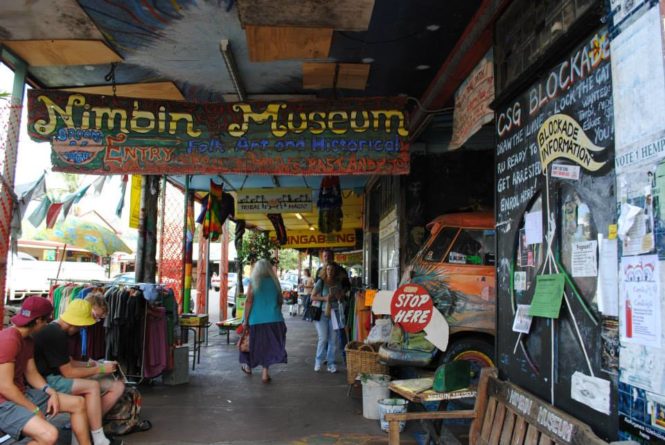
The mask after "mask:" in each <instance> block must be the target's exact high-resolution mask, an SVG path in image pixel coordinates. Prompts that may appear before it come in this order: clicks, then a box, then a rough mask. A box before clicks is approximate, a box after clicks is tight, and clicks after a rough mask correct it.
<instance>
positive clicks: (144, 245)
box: [134, 175, 161, 283]
mask: <svg viewBox="0 0 665 445" xmlns="http://www.w3.org/2000/svg"><path fill="white" fill-rule="evenodd" d="M143 179H144V181H143V190H142V191H141V216H140V220H139V239H138V244H137V249H136V271H135V275H134V276H135V278H136V282H137V283H155V281H156V280H155V277H156V274H157V259H156V257H157V214H158V207H159V205H158V203H159V189H160V184H159V183H160V180H161V177H160V176H155V175H149V176H144V178H143Z"/></svg>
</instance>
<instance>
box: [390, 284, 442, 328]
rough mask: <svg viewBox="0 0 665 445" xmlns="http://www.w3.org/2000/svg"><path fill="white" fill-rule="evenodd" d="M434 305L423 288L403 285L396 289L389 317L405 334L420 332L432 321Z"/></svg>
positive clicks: (415, 285)
mask: <svg viewBox="0 0 665 445" xmlns="http://www.w3.org/2000/svg"><path fill="white" fill-rule="evenodd" d="M433 310H434V304H433V303H432V297H430V296H429V294H428V293H427V291H426V290H425V288H424V287H422V286H419V285H417V284H404V285H402V286H400V287H398V288H397V290H396V291H395V293H394V294H393V299H392V301H391V302H390V316H391V317H392V319H393V323H395V324H399V325H401V326H402V328H403V329H404V330H405V331H406V332H411V333H415V332H420V331H422V330H423V329H425V326H427V325H428V324H429V322H430V320H431V319H432V311H433Z"/></svg>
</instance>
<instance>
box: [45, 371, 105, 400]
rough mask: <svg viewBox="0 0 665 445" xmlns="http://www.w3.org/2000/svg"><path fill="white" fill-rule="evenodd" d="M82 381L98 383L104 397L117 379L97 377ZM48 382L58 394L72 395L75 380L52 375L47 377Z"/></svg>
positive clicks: (103, 376)
mask: <svg viewBox="0 0 665 445" xmlns="http://www.w3.org/2000/svg"><path fill="white" fill-rule="evenodd" d="M80 380H96V381H98V382H99V386H100V387H101V393H102V395H104V394H106V393H107V392H109V390H110V389H111V386H113V382H114V381H115V379H114V378H113V377H112V376H109V375H96V376H93V377H86V378H85V379H80ZM46 381H47V382H48V384H49V386H50V387H51V388H53V389H55V390H56V391H58V392H61V393H63V394H71V393H72V387H73V386H74V379H68V378H65V377H63V376H61V375H56V374H51V375H48V376H46Z"/></svg>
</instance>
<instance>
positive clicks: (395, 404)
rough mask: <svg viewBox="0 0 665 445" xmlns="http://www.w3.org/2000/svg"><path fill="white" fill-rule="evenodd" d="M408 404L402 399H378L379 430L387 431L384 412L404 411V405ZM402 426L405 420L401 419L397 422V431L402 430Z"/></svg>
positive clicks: (404, 424)
mask: <svg viewBox="0 0 665 445" xmlns="http://www.w3.org/2000/svg"><path fill="white" fill-rule="evenodd" d="M408 404H409V402H408V401H407V400H404V399H397V398H396V399H381V400H379V416H380V418H379V423H380V424H381V431H386V432H388V422H387V421H386V414H393V413H405V412H406V407H407V405H408ZM404 426H406V421H405V420H401V421H400V422H399V431H400V432H402V431H404Z"/></svg>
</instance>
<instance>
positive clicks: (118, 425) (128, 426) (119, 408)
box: [104, 385, 152, 436]
mask: <svg viewBox="0 0 665 445" xmlns="http://www.w3.org/2000/svg"><path fill="white" fill-rule="evenodd" d="M140 414H141V393H140V392H139V390H138V389H137V388H135V387H133V386H129V385H127V386H125V392H124V393H123V394H122V396H120V398H119V399H118V401H117V402H116V404H115V405H113V408H111V409H110V410H109V412H108V413H106V415H105V416H104V433H105V434H108V435H110V436H122V435H124V434H130V433H133V432H135V431H148V430H149V429H150V428H152V424H151V423H150V421H149V420H141V419H140V416H139V415H140Z"/></svg>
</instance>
